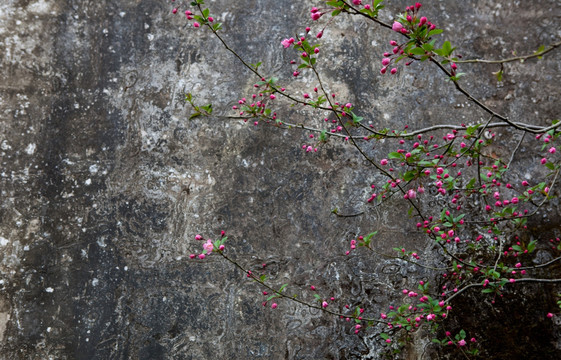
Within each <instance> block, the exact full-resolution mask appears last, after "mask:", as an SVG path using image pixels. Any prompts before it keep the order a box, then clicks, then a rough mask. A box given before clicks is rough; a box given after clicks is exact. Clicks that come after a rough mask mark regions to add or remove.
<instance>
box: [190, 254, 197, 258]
mask: <svg viewBox="0 0 561 360" xmlns="http://www.w3.org/2000/svg"><path fill="white" fill-rule="evenodd" d="M196 256H197V255H195V254H190V255H189V259H194V258H195V257H196Z"/></svg>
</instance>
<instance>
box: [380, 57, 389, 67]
mask: <svg viewBox="0 0 561 360" xmlns="http://www.w3.org/2000/svg"><path fill="white" fill-rule="evenodd" d="M390 61H391V59H390V58H383V59H382V65H384V66H387V65H388V64H389V63H390Z"/></svg>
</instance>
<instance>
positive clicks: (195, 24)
mask: <svg viewBox="0 0 561 360" xmlns="http://www.w3.org/2000/svg"><path fill="white" fill-rule="evenodd" d="M193 26H194V27H196V28H198V27H200V26H201V24H199V23H198V22H196V21H195V22H194V23H193Z"/></svg>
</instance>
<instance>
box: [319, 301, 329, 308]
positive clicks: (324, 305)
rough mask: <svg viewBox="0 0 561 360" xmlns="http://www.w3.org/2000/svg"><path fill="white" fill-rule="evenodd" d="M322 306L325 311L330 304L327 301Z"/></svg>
mask: <svg viewBox="0 0 561 360" xmlns="http://www.w3.org/2000/svg"><path fill="white" fill-rule="evenodd" d="M321 306H322V307H323V308H324V309H325V308H326V307H328V306H329V304H328V303H327V301H324V302H322V303H321Z"/></svg>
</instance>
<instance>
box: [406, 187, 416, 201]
mask: <svg viewBox="0 0 561 360" xmlns="http://www.w3.org/2000/svg"><path fill="white" fill-rule="evenodd" d="M407 197H408V198H409V199H415V198H416V197H417V193H416V192H415V190H413V189H409V191H408V192H407Z"/></svg>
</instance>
